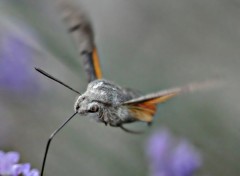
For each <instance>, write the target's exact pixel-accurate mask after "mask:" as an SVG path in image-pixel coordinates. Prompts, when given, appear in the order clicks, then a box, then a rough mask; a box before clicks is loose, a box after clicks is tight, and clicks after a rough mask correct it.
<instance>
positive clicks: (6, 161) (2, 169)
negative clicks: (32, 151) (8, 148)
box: [0, 151, 39, 176]
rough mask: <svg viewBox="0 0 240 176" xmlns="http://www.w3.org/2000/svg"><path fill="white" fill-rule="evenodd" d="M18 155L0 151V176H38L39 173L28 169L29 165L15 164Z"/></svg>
mask: <svg viewBox="0 0 240 176" xmlns="http://www.w3.org/2000/svg"><path fill="white" fill-rule="evenodd" d="M19 158H20V157H19V153H17V152H7V153H4V152H3V151H0V175H2V176H20V175H22V176H39V171H38V170H36V169H32V170H31V169H30V168H31V165H30V164H29V163H25V164H17V163H18V161H19Z"/></svg>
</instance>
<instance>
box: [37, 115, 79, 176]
mask: <svg viewBox="0 0 240 176" xmlns="http://www.w3.org/2000/svg"><path fill="white" fill-rule="evenodd" d="M76 114H77V112H75V113H74V114H73V115H72V116H71V117H69V118H68V119H67V120H66V121H65V122H64V123H63V124H62V125H61V126H60V127H59V128H57V129H56V130H55V131H54V132H53V133H52V134H51V135H50V137H49V138H48V142H47V145H46V148H45V153H44V157H43V162H42V169H41V176H43V172H44V168H45V163H46V159H47V154H48V149H49V147H50V144H51V141H52V139H53V137H54V136H55V135H56V134H57V133H58V132H59V131H60V130H61V129H62V128H63V127H64V126H65V125H66V124H67V123H68V122H69V121H70V120H71V119H72V118H73V117H74V116H75V115H76Z"/></svg>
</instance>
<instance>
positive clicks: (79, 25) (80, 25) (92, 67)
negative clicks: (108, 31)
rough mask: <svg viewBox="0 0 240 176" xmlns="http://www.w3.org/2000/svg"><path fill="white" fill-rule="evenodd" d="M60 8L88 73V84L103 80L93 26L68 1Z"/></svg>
mask: <svg viewBox="0 0 240 176" xmlns="http://www.w3.org/2000/svg"><path fill="white" fill-rule="evenodd" d="M60 7H61V10H62V14H63V19H64V21H65V22H66V24H67V27H68V31H69V33H71V35H72V38H73V40H74V42H75V44H76V46H77V49H78V52H79V54H80V55H81V57H82V58H83V64H84V69H85V71H86V73H87V78H88V82H91V81H93V80H95V79H101V78H102V72H101V68H100V63H99V57H98V53H97V48H96V47H95V44H94V35H93V29H92V26H91V24H90V22H89V20H88V19H87V17H86V16H85V15H84V14H82V12H81V10H79V9H77V8H75V6H73V5H72V4H70V3H69V2H67V1H62V2H61V3H60Z"/></svg>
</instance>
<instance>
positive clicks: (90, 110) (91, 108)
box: [88, 104, 99, 113]
mask: <svg viewBox="0 0 240 176" xmlns="http://www.w3.org/2000/svg"><path fill="white" fill-rule="evenodd" d="M98 111H99V106H98V105H96V104H94V105H92V106H91V107H90V108H89V110H88V112H90V113H94V112H98Z"/></svg>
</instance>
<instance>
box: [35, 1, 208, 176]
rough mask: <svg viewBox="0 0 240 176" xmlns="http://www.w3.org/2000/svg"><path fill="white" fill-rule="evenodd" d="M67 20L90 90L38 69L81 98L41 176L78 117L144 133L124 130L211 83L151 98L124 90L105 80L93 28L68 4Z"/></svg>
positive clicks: (65, 5)
mask: <svg viewBox="0 0 240 176" xmlns="http://www.w3.org/2000/svg"><path fill="white" fill-rule="evenodd" d="M61 10H62V15H63V19H64V21H65V22H66V24H67V30H68V32H69V33H70V34H71V35H72V39H73V40H74V42H75V44H76V46H77V49H78V52H79V54H80V57H81V59H82V60H83V65H84V70H85V72H86V75H87V79H88V86H87V89H86V91H85V92H84V93H80V92H79V91H77V90H75V89H73V88H71V87H70V86H68V85H67V84H65V83H63V82H62V81H60V80H58V79H56V78H55V77H53V76H51V75H50V74H48V73H46V72H45V71H43V70H42V69H40V68H35V69H36V70H37V71H38V72H40V73H42V74H43V75H45V76H47V77H48V78H50V79H52V80H54V81H56V82H58V83H60V84H62V85H63V86H65V87H67V88H69V89H70V90H72V91H74V92H76V93H77V94H79V96H78V98H77V100H76V102H75V104H74V111H75V113H74V114H73V115H72V116H71V117H70V118H69V119H67V121H65V122H64V123H63V124H62V125H61V126H60V127H59V128H58V129H57V130H56V131H54V132H53V133H52V134H51V136H50V138H49V140H48V142H47V146H46V150H45V154H44V159H43V164H42V170H41V176H43V171H44V166H45V162H46V157H47V153H48V149H49V146H50V143H51V140H52V139H53V137H54V136H55V135H56V134H57V132H59V131H60V130H61V129H62V127H63V126H65V124H67V123H68V122H69V121H70V120H71V119H72V118H73V117H74V116H75V115H76V114H79V115H84V116H90V117H93V118H94V119H96V121H98V122H101V123H104V124H105V125H109V126H112V127H119V128H121V129H122V130H124V131H126V132H129V133H140V132H138V131H132V130H130V129H127V128H126V127H124V126H123V125H124V124H127V123H133V122H136V121H142V122H146V123H147V124H151V123H152V121H153V117H154V115H155V113H156V111H157V105H158V104H160V103H164V102H166V101H167V100H169V99H171V98H173V97H175V96H177V95H179V94H181V93H183V92H189V91H192V90H196V89H199V88H202V87H205V86H206V85H208V83H207V82H206V83H201V84H189V85H187V86H184V87H177V88H173V89H168V90H163V91H159V92H155V93H150V94H147V95H141V94H139V92H137V91H133V90H132V89H129V88H123V87H121V86H119V85H117V84H115V83H113V82H112V81H109V80H106V79H104V78H103V77H102V70H101V67H100V62H99V56H98V53H97V48H96V46H95V43H94V35H93V30H92V27H91V24H90V22H89V20H87V18H86V16H85V15H84V14H83V13H82V12H81V11H79V10H78V9H76V8H75V6H72V5H71V4H69V3H67V2H63V3H62V4H61Z"/></svg>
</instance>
